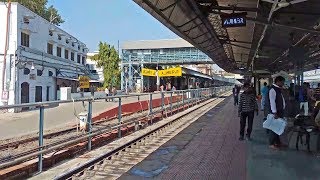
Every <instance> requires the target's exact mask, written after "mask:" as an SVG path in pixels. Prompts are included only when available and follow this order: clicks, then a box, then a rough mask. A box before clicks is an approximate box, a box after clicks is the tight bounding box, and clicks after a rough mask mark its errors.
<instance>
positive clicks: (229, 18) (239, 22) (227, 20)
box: [221, 13, 247, 28]
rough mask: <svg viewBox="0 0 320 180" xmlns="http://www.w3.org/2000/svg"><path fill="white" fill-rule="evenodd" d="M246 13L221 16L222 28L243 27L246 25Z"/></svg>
mask: <svg viewBox="0 0 320 180" xmlns="http://www.w3.org/2000/svg"><path fill="white" fill-rule="evenodd" d="M246 14H247V13H232V14H223V15H221V20H222V27H227V28H228V27H243V26H246V25H247V19H246Z"/></svg>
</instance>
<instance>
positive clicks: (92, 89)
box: [90, 85, 95, 98]
mask: <svg viewBox="0 0 320 180" xmlns="http://www.w3.org/2000/svg"><path fill="white" fill-rule="evenodd" d="M94 91H95V88H94V86H93V85H91V87H90V92H91V96H92V98H94Z"/></svg>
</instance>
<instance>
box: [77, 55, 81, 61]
mask: <svg viewBox="0 0 320 180" xmlns="http://www.w3.org/2000/svg"><path fill="white" fill-rule="evenodd" d="M80 60H81V56H80V55H79V54H78V57H77V62H78V63H80Z"/></svg>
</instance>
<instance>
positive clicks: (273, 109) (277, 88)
mask: <svg viewBox="0 0 320 180" xmlns="http://www.w3.org/2000/svg"><path fill="white" fill-rule="evenodd" d="M284 82H285V79H284V78H283V77H282V76H278V77H276V79H275V80H274V84H273V85H272V86H271V88H270V90H269V93H268V101H269V103H268V109H269V114H274V118H275V119H278V118H283V117H284V109H285V107H286V103H285V100H284V97H283V95H282V92H281V91H282V87H283V86H284ZM269 134H270V137H269V143H270V148H272V149H278V148H279V147H280V146H281V142H280V136H279V135H277V134H276V133H274V132H273V131H270V133H269Z"/></svg>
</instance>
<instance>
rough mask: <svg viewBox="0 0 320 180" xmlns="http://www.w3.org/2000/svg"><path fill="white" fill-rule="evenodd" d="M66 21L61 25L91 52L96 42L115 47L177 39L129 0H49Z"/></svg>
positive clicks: (96, 45) (95, 46) (49, 3)
mask: <svg viewBox="0 0 320 180" xmlns="http://www.w3.org/2000/svg"><path fill="white" fill-rule="evenodd" d="M48 5H53V6H54V7H55V8H56V9H57V10H58V11H59V13H60V15H61V16H62V18H63V19H64V20H65V22H64V23H63V24H62V25H61V26H60V27H61V28H62V29H63V30H65V31H66V32H68V33H70V34H71V35H73V36H75V37H76V38H77V39H79V40H80V41H82V42H83V43H85V44H86V45H87V47H88V48H89V49H90V52H93V51H96V50H98V44H99V41H104V42H107V43H108V44H111V45H114V46H115V47H116V48H117V47H118V41H119V42H120V47H121V43H123V42H124V41H131V40H153V39H173V38H178V36H177V35H176V34H174V33H173V32H171V31H170V30H169V29H168V28H167V27H165V26H164V25H162V24H161V23H160V22H158V21H157V20H156V19H155V18H153V17H152V16H151V15H150V14H148V13H147V12H145V11H144V10H143V9H142V8H141V7H140V6H138V5H137V4H136V3H134V2H133V1H132V0H48Z"/></svg>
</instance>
